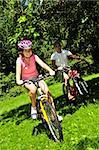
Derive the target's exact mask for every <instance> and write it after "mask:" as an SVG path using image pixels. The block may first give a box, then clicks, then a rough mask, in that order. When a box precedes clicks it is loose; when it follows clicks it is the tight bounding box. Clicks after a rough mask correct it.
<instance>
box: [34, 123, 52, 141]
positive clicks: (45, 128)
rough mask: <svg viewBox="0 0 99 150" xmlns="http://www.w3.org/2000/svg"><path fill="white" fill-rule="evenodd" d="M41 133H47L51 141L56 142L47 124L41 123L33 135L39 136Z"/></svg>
mask: <svg viewBox="0 0 99 150" xmlns="http://www.w3.org/2000/svg"><path fill="white" fill-rule="evenodd" d="M41 133H45V134H46V135H47V136H48V138H49V139H51V140H54V139H53V138H52V135H51V133H50V131H49V128H48V125H47V124H46V123H39V124H38V125H37V126H35V127H33V131H32V135H33V136H37V135H39V134H41Z"/></svg>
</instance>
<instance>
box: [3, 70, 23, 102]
mask: <svg viewBox="0 0 99 150" xmlns="http://www.w3.org/2000/svg"><path fill="white" fill-rule="evenodd" d="M22 92H24V88H22V87H20V86H17V85H16V82H15V74H14V73H12V72H10V73H9V75H8V76H6V75H4V73H0V97H1V98H0V99H1V100H2V99H4V98H3V97H4V96H7V97H15V96H17V95H19V94H21V93H22Z"/></svg>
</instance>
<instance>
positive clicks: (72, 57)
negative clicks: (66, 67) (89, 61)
mask: <svg viewBox="0 0 99 150" xmlns="http://www.w3.org/2000/svg"><path fill="white" fill-rule="evenodd" d="M68 58H69V59H78V60H79V59H80V57H79V56H77V55H73V54H72V55H69V56H68Z"/></svg>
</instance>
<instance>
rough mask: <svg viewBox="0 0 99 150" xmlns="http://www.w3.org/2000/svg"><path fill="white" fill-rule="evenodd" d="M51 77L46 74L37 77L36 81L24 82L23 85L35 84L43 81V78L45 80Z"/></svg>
mask: <svg viewBox="0 0 99 150" xmlns="http://www.w3.org/2000/svg"><path fill="white" fill-rule="evenodd" d="M50 76H51V75H50V74H49V73H46V74H45V75H42V74H41V75H39V76H38V77H37V78H36V79H33V80H32V79H31V80H24V81H23V85H24V84H25V83H29V84H31V83H34V84H35V83H36V82H38V81H40V80H42V79H44V78H47V77H50Z"/></svg>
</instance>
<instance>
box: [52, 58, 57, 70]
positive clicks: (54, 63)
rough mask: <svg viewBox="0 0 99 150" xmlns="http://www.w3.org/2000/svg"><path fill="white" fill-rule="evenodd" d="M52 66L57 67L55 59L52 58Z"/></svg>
mask: <svg viewBox="0 0 99 150" xmlns="http://www.w3.org/2000/svg"><path fill="white" fill-rule="evenodd" d="M52 67H53V69H57V66H56V62H55V60H52Z"/></svg>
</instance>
